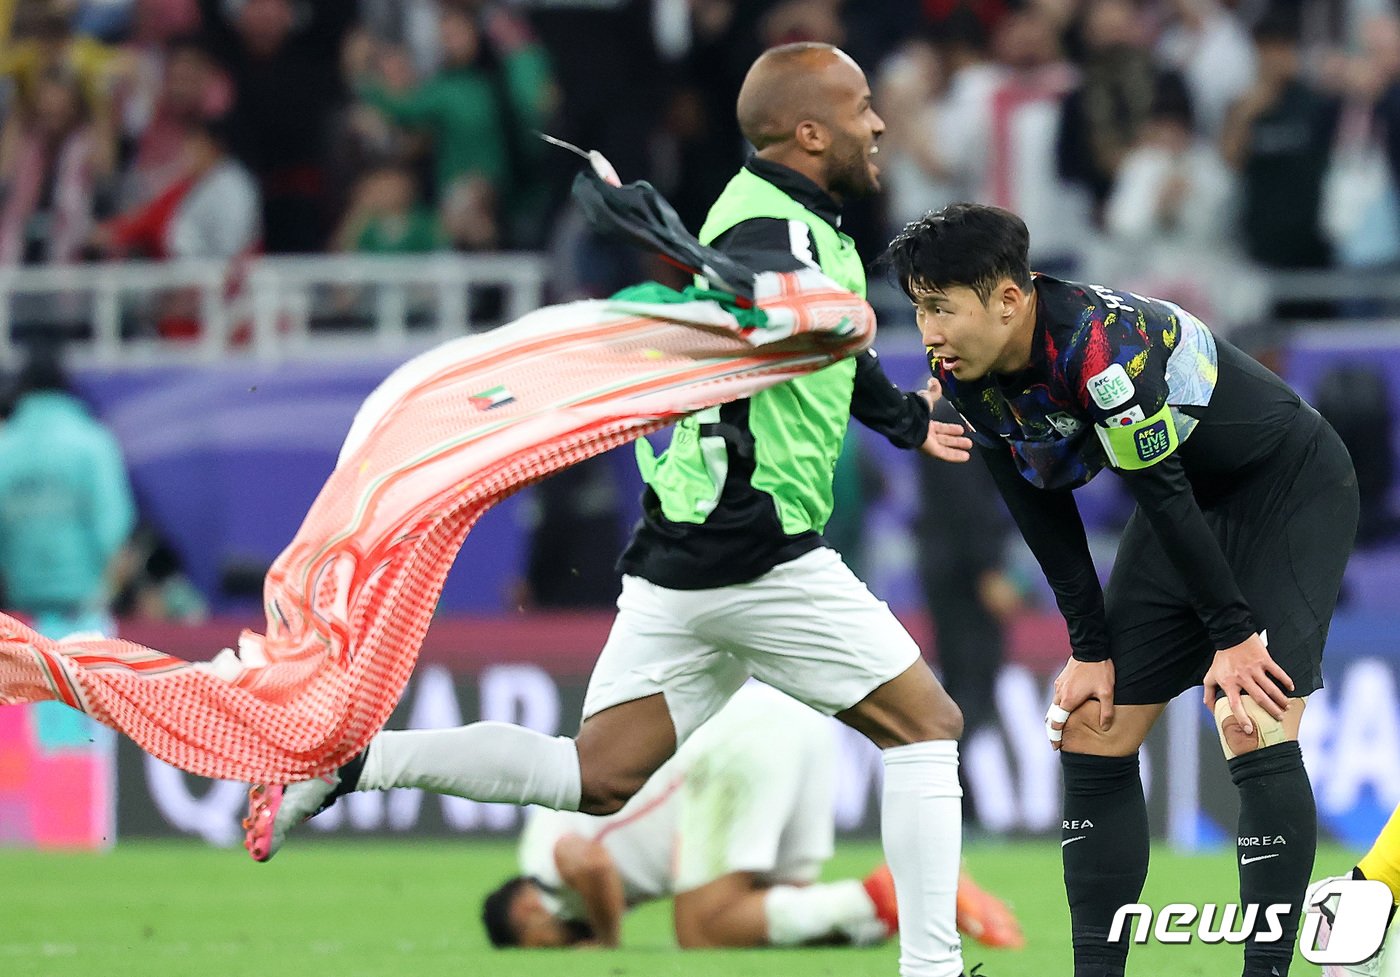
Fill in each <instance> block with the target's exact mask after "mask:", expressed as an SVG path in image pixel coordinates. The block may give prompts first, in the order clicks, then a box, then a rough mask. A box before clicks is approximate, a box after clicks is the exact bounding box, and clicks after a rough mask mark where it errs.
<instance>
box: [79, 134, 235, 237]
mask: <svg viewBox="0 0 1400 977" xmlns="http://www.w3.org/2000/svg"><path fill="white" fill-rule="evenodd" d="M225 139H226V131H225V128H224V125H223V123H222V122H221V121H218V120H212V119H200V118H196V119H195V120H193V121H191V122H189V123H187V125H186V128H185V136H184V140H183V142H182V145H181V153H180V173H179V175H177V176H176V177H175V178H174V179H173V180H172V181H171V182H170V184H169V185H167V186H166V187H164V188H163V189H161V190H160V191H159V192H158V193H157V194H156V196H155V197H153V198H152V199H151V200H150V202H149V203H147V204H145V205H143V206H140V207H137V208H134V209H132V210H129V211H127V212H125V213H123V214H120V215H118V216H117V217H115V218H113V219H112V220H110V221H108V222H107V223H106V224H104V225H102V226H101V227H100V228H98V230H97V232H96V233H95V234H94V236H93V239H94V244H96V246H97V247H98V248H99V250H101V251H103V252H105V253H108V254H115V255H139V256H143V257H148V258H159V259H179V260H184V259H198V258H221V259H225V260H231V259H233V258H237V257H239V256H242V255H246V254H250V253H252V252H253V251H254V250H255V249H256V247H257V244H258V219H259V213H260V211H261V208H260V206H259V200H258V186H257V183H256V182H254V180H253V177H252V175H251V174H250V173H249V172H248V170H247V169H246V168H245V167H244V166H243V164H242V163H240V162H238V161H237V160H235V159H233V158H232V157H231V156H229V154H228V147H227V146H226V144H225Z"/></svg>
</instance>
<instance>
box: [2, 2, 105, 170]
mask: <svg viewBox="0 0 1400 977" xmlns="http://www.w3.org/2000/svg"><path fill="white" fill-rule="evenodd" d="M35 7H37V8H38V9H39V11H40V12H39V14H38V16H37V17H36V18H35V19H34V22H33V29H32V31H31V32H30V34H29V36H27V37H24V38H23V39H21V40H18V41H16V42H15V43H13V44H11V45H9V46H7V47H5V48H3V49H0V75H3V76H4V77H6V78H8V79H9V80H10V82H11V84H12V85H13V93H14V98H13V100H12V103H11V111H10V112H9V114H8V116H7V117H6V119H5V131H4V135H3V137H0V155H3V156H8V155H10V154H11V152H12V151H13V144H14V142H15V141H17V140H18V139H19V138H21V137H20V133H21V132H22V131H24V130H27V129H30V128H32V126H33V125H34V123H35V122H36V121H37V120H36V117H37V116H38V114H39V113H40V112H41V111H43V109H42V107H41V105H40V102H41V101H42V98H43V89H44V88H45V86H46V85H47V84H48V79H52V78H54V77H59V76H62V77H67V78H71V79H72V80H73V83H74V84H75V85H76V86H77V90H78V93H79V98H80V100H81V103H82V115H83V117H84V119H85V120H86V121H87V124H88V128H89V135H88V137H87V138H88V141H89V142H90V143H91V148H90V149H89V151H88V152H89V154H90V156H91V158H92V160H93V165H94V166H96V167H97V168H98V169H99V170H101V171H102V172H104V173H106V172H110V171H111V170H112V169H113V168H114V167H115V166H116V161H117V143H116V139H117V123H116V113H115V111H114V107H113V97H114V91H115V89H116V87H117V84H118V79H119V78H120V77H121V76H122V74H123V73H124V72H125V71H126V70H127V66H126V64H125V63H124V59H123V58H122V56H121V53H120V52H119V51H118V50H117V49H115V48H112V47H108V46H107V45H105V44H103V43H101V42H100V41H97V40H94V39H93V38H91V37H85V36H82V35H79V34H75V33H74V32H73V28H72V25H71V23H70V22H69V19H68V14H67V13H66V12H65V11H64V9H63V7H62V5H60V4H58V3H51V4H45V5H42V6H40V5H37V4H36V5H35Z"/></svg>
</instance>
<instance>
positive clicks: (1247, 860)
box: [1240, 852, 1282, 865]
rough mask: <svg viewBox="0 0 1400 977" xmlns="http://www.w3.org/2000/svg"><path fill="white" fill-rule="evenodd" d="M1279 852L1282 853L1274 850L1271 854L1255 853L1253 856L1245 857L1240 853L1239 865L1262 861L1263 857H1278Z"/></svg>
mask: <svg viewBox="0 0 1400 977" xmlns="http://www.w3.org/2000/svg"><path fill="white" fill-rule="evenodd" d="M1281 854H1282V852H1274V853H1273V854H1272V855H1255V856H1254V857H1253V858H1246V857H1245V856H1244V855H1241V856H1240V864H1241V865H1250V864H1253V863H1254V862H1262V861H1263V860H1264V859H1266V858H1278V857H1279V855H1281Z"/></svg>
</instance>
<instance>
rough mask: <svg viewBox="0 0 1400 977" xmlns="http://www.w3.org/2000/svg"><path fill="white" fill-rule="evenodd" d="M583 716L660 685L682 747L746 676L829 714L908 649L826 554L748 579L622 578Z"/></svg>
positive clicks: (885, 675)
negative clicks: (684, 585) (679, 585)
mask: <svg viewBox="0 0 1400 977" xmlns="http://www.w3.org/2000/svg"><path fill="white" fill-rule="evenodd" d="M617 608H618V614H617V619H616V620H615V621H614V622H613V627H612V632H611V634H609V635H608V641H607V644H606V645H604V646H603V651H602V653H601V654H600V655H599V656H598V662H597V664H596V665H595V666H594V668H593V676H592V678H591V679H590V680H589V683H588V694H587V696H586V697H585V698H584V704H583V717H584V719H587V718H588V717H589V716H592V715H594V714H595V713H599V712H602V711H603V710H604V709H608V708H611V707H612V706H616V705H620V704H621V703H624V702H631V701H632V700H634V699H641V698H645V697H646V696H649V695H655V694H656V693H658V692H660V693H663V694H664V695H665V696H666V705H667V708H668V709H669V710H670V713H671V721H672V722H673V723H674V724H675V727H676V741H677V743H678V744H679V743H682V742H684V741H685V740H686V738H687V737H689V736H690V734H691V733H693V732H695V730H696V729H697V728H699V727H700V725H701V724H702V723H704V722H705V720H707V719H709V718H710V717H711V716H713V715H714V714H715V713H716V712H718V711H719V709H720V707H721V706H723V705H724V704H725V702H727V701H728V700H729V697H730V696H731V695H733V694H734V691H735V690H736V689H738V688H739V686H741V685H743V684H744V682H745V681H747V680H748V678H749V677H750V676H752V677H754V678H756V679H758V680H759V681H761V682H764V683H765V684H767V685H771V686H773V687H774V688H776V689H780V690H781V691H783V692H786V693H787V694H788V695H790V696H792V697H793V698H795V699H797V700H798V701H800V702H805V703H806V704H807V705H809V706H811V707H812V708H814V709H816V710H818V711H819V712H824V713H826V714H828V715H832V714H835V713H838V712H841V711H842V710H845V709H849V708H850V707H851V706H853V705H855V704H856V703H858V702H860V701H861V700H862V699H864V698H865V697H866V696H867V695H869V694H870V693H871V692H873V691H874V690H875V689H877V688H879V687H880V686H881V685H884V684H885V683H886V682H888V681H890V680H891V679H893V678H895V677H897V676H898V675H900V674H902V673H903V672H904V671H905V670H907V669H908V668H909V666H911V665H912V664H914V662H916V661H917V660H918V659H919V647H918V645H916V644H915V643H914V639H913V638H911V637H910V636H909V632H908V631H906V630H904V626H903V625H902V624H900V623H899V621H898V619H896V618H895V616H894V613H893V612H892V611H891V610H890V609H889V606H888V605H887V604H886V603H885V602H884V601H882V600H877V599H876V598H875V596H874V595H873V594H871V593H870V591H869V590H868V589H867V588H866V586H865V584H864V583H862V582H861V580H860V578H858V577H857V576H856V575H855V574H854V573H852V572H851V571H850V568H848V567H847V566H846V564H845V563H843V562H842V561H841V557H840V556H839V555H837V553H836V551H835V550H831V549H827V548H825V547H823V548H821V549H816V550H813V551H812V552H810V553H804V554H803V555H802V556H800V557H798V558H797V559H795V560H790V561H789V562H787V563H783V564H781V565H779V566H776V567H774V568H773V569H772V570H770V571H768V572H767V573H765V574H764V575H763V576H761V577H759V578H758V579H757V580H751V581H749V582H747V583H741V584H734V585H733V586H730V587H715V588H712V589H709V590H670V589H667V588H665V587H658V586H656V585H655V584H653V583H651V582H649V581H646V580H643V579H641V578H639V577H632V576H627V577H623V579H622V595H621V596H620V597H619V598H618V600H617Z"/></svg>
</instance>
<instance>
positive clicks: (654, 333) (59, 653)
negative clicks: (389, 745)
mask: <svg viewBox="0 0 1400 977" xmlns="http://www.w3.org/2000/svg"><path fill="white" fill-rule="evenodd" d="M755 292H756V299H757V304H758V305H759V307H760V308H762V309H763V310H764V311H765V312H766V313H767V318H768V321H767V325H766V326H765V327H763V328H754V327H752V326H746V325H744V324H743V323H741V322H740V321H739V320H738V319H736V318H735V316H734V315H732V314H731V313H730V312H729V311H726V309H725V307H723V306H721V305H720V304H719V303H717V302H713V301H689V302H682V303H674V304H653V303H638V302H618V301H615V300H603V301H592V302H578V303H573V304H570V305H562V306H555V307H549V308H544V309H541V310H539V311H538V312H534V313H531V314H530V315H527V316H525V317H524V318H522V319H520V320H518V321H516V322H514V323H512V324H510V325H508V326H504V327H502V328H500V329H497V330H494V331H492V332H490V333H486V334H482V335H478V336H470V337H466V338H463V339H457V340H453V341H451V342H448V343H446V344H444V345H442V346H439V347H437V348H435V349H433V350H431V351H429V352H427V353H424V354H423V355H421V356H419V357H417V358H415V359H413V360H410V361H409V362H408V363H406V364H404V365H403V366H401V367H400V368H399V369H397V370H396V371H395V372H394V373H392V374H391V375H390V376H389V377H388V379H386V380H385V381H384V382H383V383H382V384H381V385H380V386H379V387H378V388H377V389H376V390H375V391H374V392H373V393H372V394H371V395H370V396H369V398H368V399H367V400H366V401H365V403H364V404H363V405H362V406H361V408H360V411H359V413H358V414H357V416H356V418H355V421H354V424H353V425H352V427H351V429H350V433H349V435H348V436H347V437H346V440H345V444H344V446H343V448H342V449H341V454H340V459H339V462H338V464H337V465H336V468H335V470H334V471H333V472H332V473H331V476H330V478H329V479H328V481H327V482H326V484H325V486H324V487H323V488H322V489H321V492H320V494H319V495H318V496H317V498H316V500H315V502H314V503H313V504H312V506H311V510H310V511H309V512H308V513H307V515H306V519H305V521H304V522H303V523H302V526H301V529H300V530H299V531H298V532H297V534H296V536H295V538H294V539H293V540H292V542H291V545H289V546H288V547H287V549H286V550H285V551H283V553H282V554H281V555H280V556H279V557H278V558H277V561H276V562H275V563H274V564H273V566H272V568H271V570H269V571H268V575H267V581H266V585H265V589H264V600H265V607H266V611H267V634H266V635H259V634H255V633H252V632H246V631H245V632H244V633H243V635H242V636H241V637H240V638H239V641H238V646H239V650H238V652H237V653H234V652H233V651H229V650H225V651H224V652H222V653H221V654H220V655H219V656H217V657H216V658H215V659H214V660H213V661H212V662H205V663H190V662H186V661H183V660H182V659H179V658H175V657H172V656H170V655H166V654H162V653H161V652H159V651H155V650H153V649H150V648H144V647H142V646H140V645H136V644H132V643H131V642H126V641H117V640H69V641H63V642H55V641H52V640H49V639H47V638H44V637H42V636H40V635H39V634H37V633H35V632H34V631H32V630H31V629H29V628H27V627H25V626H24V625H22V624H20V623H19V622H18V621H15V620H14V619H12V618H9V617H6V616H4V615H0V705H2V704H12V703H21V702H34V701H39V700H45V699H54V700H57V701H59V702H63V703H65V704H67V705H69V706H72V707H73V708H75V709H80V710H82V711H83V712H85V713H87V714H88V715H90V716H92V717H94V718H95V719H97V720H99V721H101V722H103V723H105V724H106V725H108V726H111V727H112V728H114V729H116V730H118V731H120V732H122V733H125V734H126V735H127V736H129V737H131V738H132V739H133V740H135V741H136V742H137V743H138V744H139V745H140V746H141V747H142V748H144V749H145V750H147V751H149V752H150V753H152V754H154V755H155V756H157V757H159V758H160V759H162V760H165V761H167V762H169V763H172V764H174V765H175V766H177V767H180V768H182V769H184V770H188V771H190V772H191V773H195V774H200V775H203V776H206V777H218V778H226V779H231V780H242V781H249V782H258V783H288V782H291V781H296V780H303V779H307V778H310V777H314V776H318V775H320V774H322V773H325V772H327V771H329V770H332V769H334V768H336V767H337V766H339V765H341V764H342V763H344V762H345V761H346V760H348V759H349V758H351V757H352V756H354V755H355V754H356V753H358V752H359V751H360V750H362V749H363V748H364V747H365V745H366V744H367V743H368V742H369V740H370V738H371V737H372V736H373V735H374V734H375V733H376V732H377V731H378V730H379V728H380V727H381V726H382V725H383V724H384V722H385V721H386V720H387V719H388V717H389V714H390V713H391V712H392V710H393V708H394V705H395V703H397V701H398V699H399V697H400V695H401V694H402V692H403V689H404V685H405V683H406V682H407V680H408V676H409V673H410V672H412V670H413V667H414V663H415V661H416V660H417V657H418V650H419V647H420V645H421V643H422V640H423V636H424V633H425V632H426V631H427V628H428V624H429V622H430V620H431V619H432V616H433V611H434V608H435V607H436V605H437V601H438V596H439V594H440V592H441V589H442V584H443V580H444V578H445V577H446V575H447V571H448V568H449V567H450V566H451V565H452V562H453V560H454V559H455V557H456V555H457V552H458V550H459V549H460V547H461V545H462V541H463V539H464V538H465V537H466V535H467V532H468V531H469V530H470V529H471V527H472V525H473V524H474V523H475V522H476V520H477V519H479V518H480V517H481V515H482V513H484V512H485V511H486V510H487V509H489V508H490V507H491V506H492V505H494V504H495V503H496V502H498V501H500V500H501V499H503V498H505V497H506V496H508V495H510V494H511V493H512V492H515V491H517V490H518V489H520V488H522V487H524V486H526V485H528V484H530V483H531V482H534V481H537V480H539V479H541V478H544V477H546V476H548V475H549V474H550V473H552V472H556V471H559V470H560V469H563V468H565V467H567V466H569V465H572V464H574V463H576V462H579V461H582V460H584V459H585V458H589V457H591V456H593V455H596V454H598V453H600V452H602V451H605V450H607V449H609V448H612V447H614V446H616V445H619V444H623V443H625V442H628V441H632V440H634V439H636V438H638V437H640V436H642V435H643V434H646V433H648V432H650V431H654V430H656V429H657V428H660V427H662V426H663V425H665V424H668V423H670V422H672V421H674V420H676V419H677V418H679V417H680V416H682V415H684V414H687V413H690V412H692V411H695V410H699V409H702V408H704V407H709V406H713V405H715V404H719V403H724V402H726V401H730V400H734V399H737V398H741V397H747V396H750V395H752V394H754V393H756V392H757V391H759V390H761V389H763V388H765V387H769V386H772V385H774V384H776V383H780V382H782V381H784V380H788V379H791V378H793V377H796V376H799V375H802V374H805V373H810V372H812V371H814V370H818V369H820V368H822V367H824V366H827V365H829V364H830V363H832V362H834V361H836V360H838V359H841V358H843V357H846V356H850V355H852V354H854V353H856V352H858V351H859V350H861V349H863V348H865V347H866V346H868V345H869V343H870V341H871V340H872V338H873V337H874V330H875V320H874V314H873V313H872V312H871V310H870V307H869V306H868V305H866V304H865V303H864V302H863V301H862V300H860V299H859V298H857V297H855V296H854V295H852V294H850V293H849V292H845V291H843V290H841V289H839V288H838V287H836V286H835V285H833V284H832V283H831V282H830V281H829V280H827V279H825V278H823V277H822V276H820V275H819V274H817V273H815V272H805V271H804V272H800V273H797V274H784V275H776V274H766V275H760V276H759V277H758V279H757V283H756V289H755Z"/></svg>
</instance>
